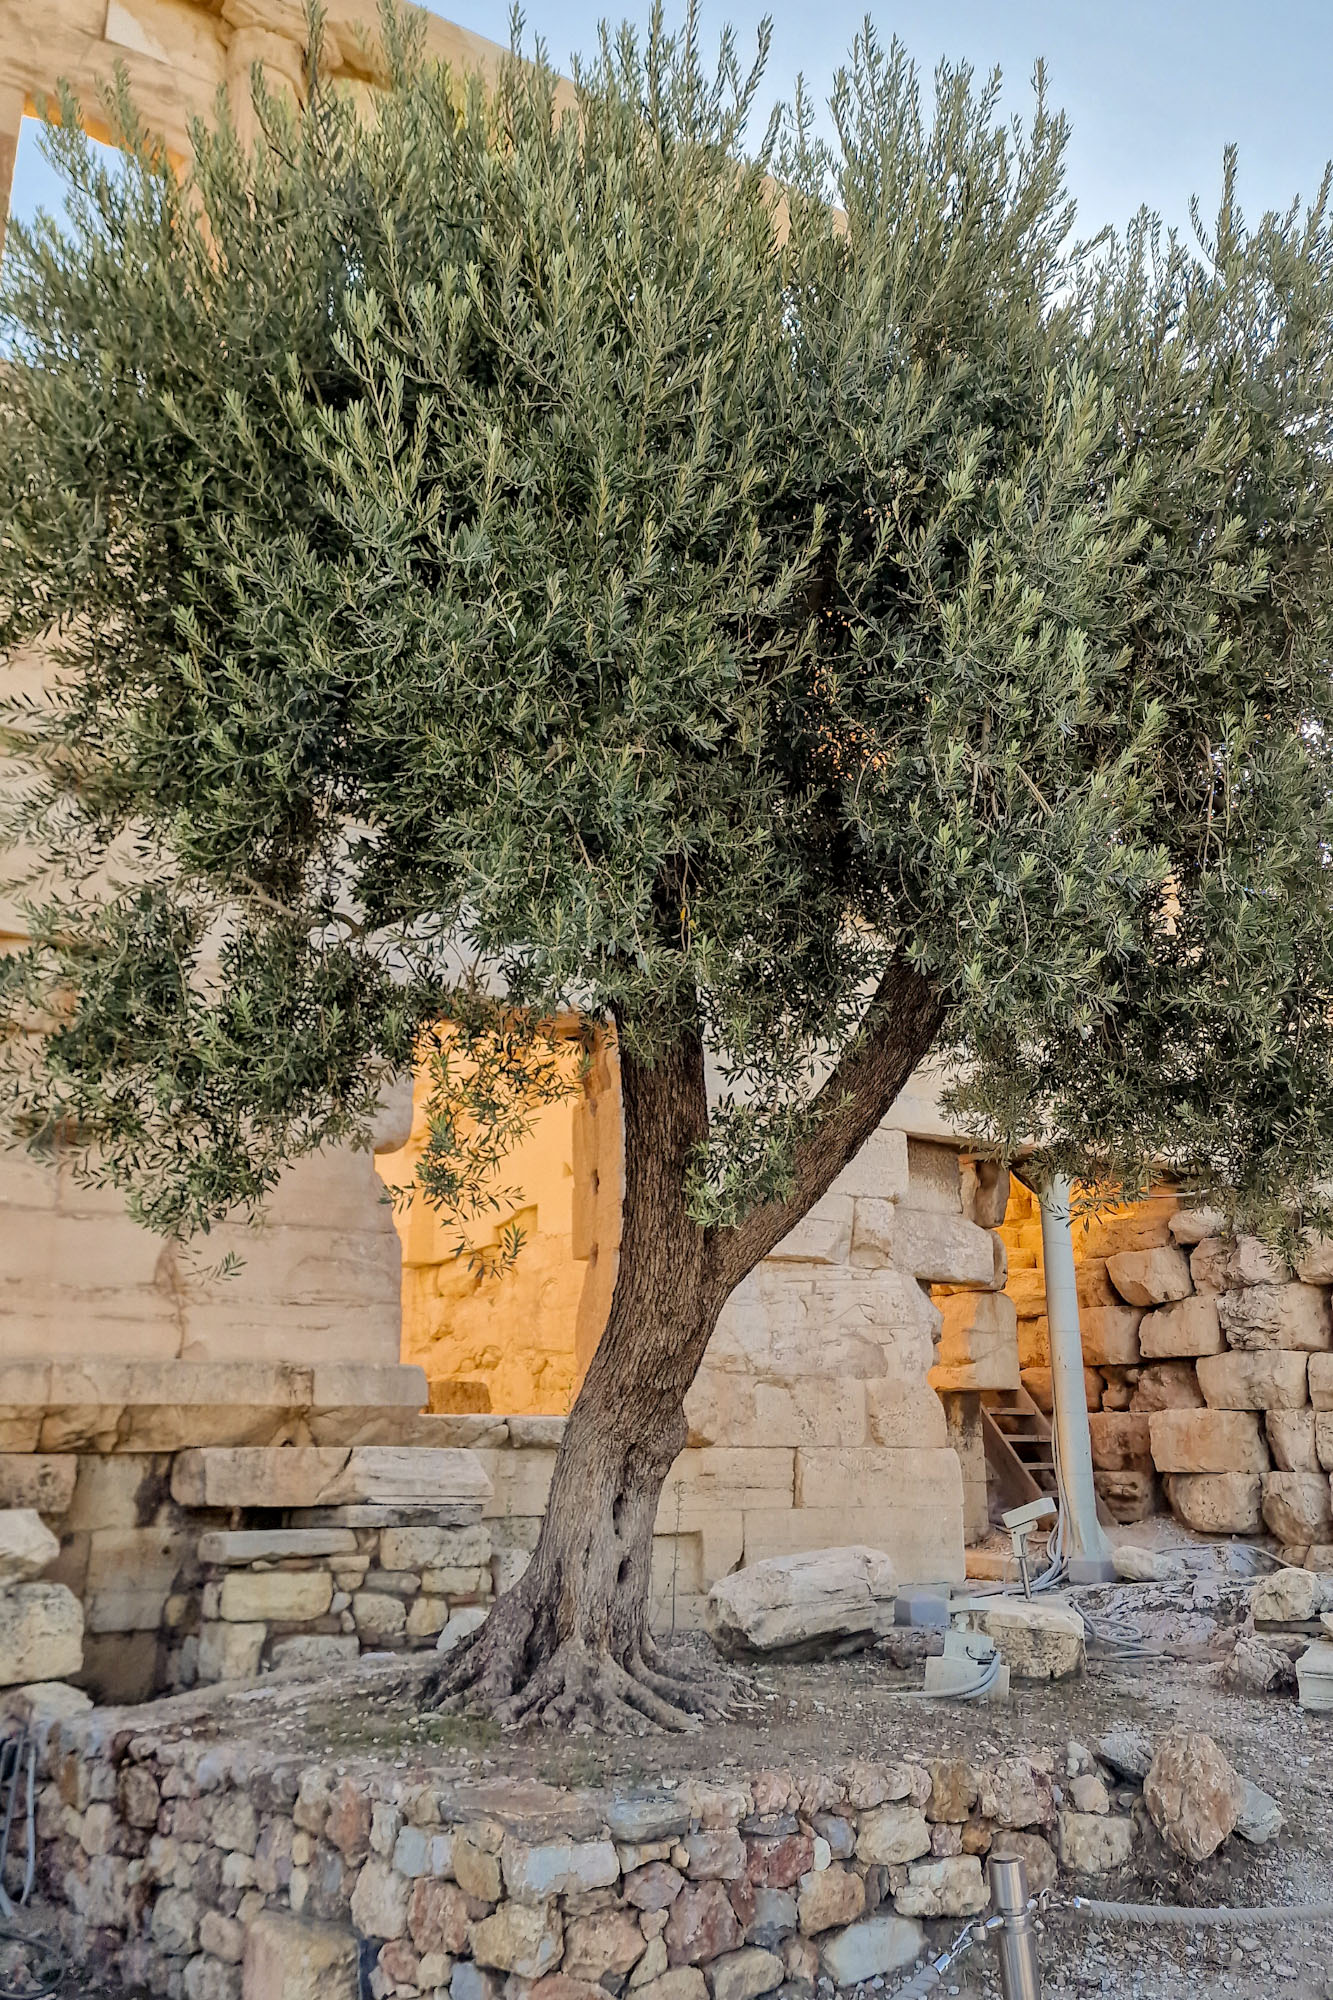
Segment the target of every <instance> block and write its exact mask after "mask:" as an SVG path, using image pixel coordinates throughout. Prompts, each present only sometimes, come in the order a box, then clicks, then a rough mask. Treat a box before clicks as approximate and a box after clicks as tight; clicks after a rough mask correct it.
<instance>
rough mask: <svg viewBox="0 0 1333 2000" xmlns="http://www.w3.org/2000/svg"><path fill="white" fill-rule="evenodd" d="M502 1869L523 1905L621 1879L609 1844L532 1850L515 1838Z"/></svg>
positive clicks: (508, 1842)
mask: <svg viewBox="0 0 1333 2000" xmlns="http://www.w3.org/2000/svg"><path fill="white" fill-rule="evenodd" d="M500 1866H501V1870H502V1872H503V1875H504V1882H505V1887H506V1888H507V1889H508V1891H509V1894H510V1895H511V1896H515V1897H517V1899H518V1901H519V1902H520V1903H545V1902H548V1901H549V1900H550V1898H551V1897H552V1896H573V1895H577V1894H578V1893H579V1892H580V1891H582V1890H585V1889H605V1888H608V1887H610V1885H611V1884H613V1883H615V1882H617V1881H619V1879H620V1862H619V1861H618V1859H617V1858H616V1850H615V1847H614V1845H613V1843H612V1842H611V1841H609V1840H584V1841H576V1840H557V1841H547V1842H543V1843H538V1844H537V1845H534V1846H529V1845H528V1844H527V1843H526V1842H525V1841H521V1840H517V1839H515V1838H514V1836H513V1835H512V1834H511V1835H507V1836H506V1838H505V1841H504V1845H503V1847H502V1848H501V1850H500ZM636 1956H637V1954H636Z"/></svg>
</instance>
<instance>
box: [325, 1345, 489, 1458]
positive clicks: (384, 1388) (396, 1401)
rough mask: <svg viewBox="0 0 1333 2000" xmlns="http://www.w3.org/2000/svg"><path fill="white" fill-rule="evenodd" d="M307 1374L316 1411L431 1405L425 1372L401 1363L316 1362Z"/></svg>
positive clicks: (423, 1406) (419, 1407)
mask: <svg viewBox="0 0 1333 2000" xmlns="http://www.w3.org/2000/svg"><path fill="white" fill-rule="evenodd" d="M310 1373H311V1396H310V1400H311V1405H312V1407H313V1408H314V1409H317V1410H337V1409H343V1408H348V1409H357V1410H369V1409H377V1408H378V1409H397V1410H424V1409H425V1408H426V1406H427V1404H428V1403H429V1401H430V1384H429V1383H428V1382H427V1380H426V1371H425V1369H424V1368H417V1367H409V1366H407V1365H405V1364H403V1363H401V1362H396V1361H393V1362H370V1361H316V1362H315V1363H314V1365H313V1367H312V1369H311V1371H310ZM441 1442H444V1440H441ZM449 1442H455V1440H452V1439H451V1440H449Z"/></svg>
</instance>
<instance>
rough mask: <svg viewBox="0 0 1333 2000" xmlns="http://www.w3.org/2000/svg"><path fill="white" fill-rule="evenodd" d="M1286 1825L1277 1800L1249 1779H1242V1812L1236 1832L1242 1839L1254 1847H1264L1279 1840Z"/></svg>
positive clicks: (1238, 1815) (1237, 1818)
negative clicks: (1269, 1842)
mask: <svg viewBox="0 0 1333 2000" xmlns="http://www.w3.org/2000/svg"><path fill="white" fill-rule="evenodd" d="M1284 1824H1285V1822H1284V1820H1283V1818H1282V1808H1281V1806H1279V1804H1278V1802H1277V1800H1276V1799H1273V1798H1270V1797H1269V1795H1268V1793H1267V1792H1263V1791H1260V1789H1259V1787H1258V1785H1254V1784H1251V1782H1250V1780H1249V1779H1248V1778H1241V1779H1240V1811H1239V1812H1238V1813H1237V1815H1236V1832H1237V1833H1238V1834H1239V1835H1240V1837H1241V1839H1242V1840H1248V1841H1249V1842H1250V1845H1251V1846H1252V1847H1261V1846H1264V1845H1266V1843H1267V1842H1268V1841H1270V1840H1276V1839H1277V1837H1278V1835H1279V1834H1280V1833H1281V1831H1282V1828H1283V1826H1284Z"/></svg>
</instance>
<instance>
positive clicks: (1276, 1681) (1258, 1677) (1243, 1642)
mask: <svg viewBox="0 0 1333 2000" xmlns="http://www.w3.org/2000/svg"><path fill="white" fill-rule="evenodd" d="M1226 1677H1227V1679H1228V1680H1229V1681H1230V1682H1232V1683H1233V1684H1234V1685H1235V1686H1237V1687H1244V1688H1254V1689H1255V1690H1256V1691H1257V1692H1258V1693H1260V1694H1269V1693H1272V1692H1273V1691H1274V1690H1275V1689H1278V1688H1294V1687H1295V1685H1296V1673H1295V1669H1294V1667H1293V1666H1292V1663H1291V1660H1290V1659H1289V1658H1288V1656H1287V1654H1286V1653H1284V1652H1283V1651H1282V1649H1281V1647H1279V1646H1275V1645H1274V1644H1273V1643H1272V1641H1271V1640H1269V1639H1266V1638H1264V1637H1263V1635H1262V1634H1261V1633H1259V1632H1242V1633H1241V1635H1240V1637H1239V1639H1237V1641H1236V1645H1235V1650H1234V1651H1233V1653H1232V1655H1231V1658H1230V1659H1229V1660H1228V1661H1227V1664H1226Z"/></svg>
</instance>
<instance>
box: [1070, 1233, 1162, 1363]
mask: <svg viewBox="0 0 1333 2000" xmlns="http://www.w3.org/2000/svg"><path fill="white" fill-rule="evenodd" d="M1151 1254H1152V1255H1154V1256H1156V1255H1157V1252H1156V1251H1154V1252H1152V1253H1151ZM1142 1318H1143V1314H1142V1313H1141V1312H1139V1311H1136V1310H1135V1309H1134V1308H1133V1307H1132V1306H1089V1307H1087V1308H1086V1309H1085V1310H1084V1311H1082V1312H1080V1313H1079V1316H1078V1324H1079V1332H1080V1334H1081V1336H1082V1340H1083V1359H1084V1361H1085V1362H1086V1363H1087V1365H1088V1367H1090V1368H1132V1367H1133V1366H1134V1365H1135V1363H1136V1362H1137V1361H1138V1360H1139V1358H1140V1354H1139V1322H1140V1321H1141V1319H1142Z"/></svg>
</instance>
